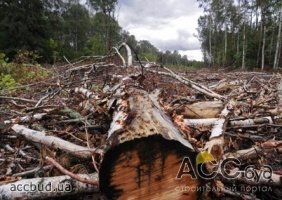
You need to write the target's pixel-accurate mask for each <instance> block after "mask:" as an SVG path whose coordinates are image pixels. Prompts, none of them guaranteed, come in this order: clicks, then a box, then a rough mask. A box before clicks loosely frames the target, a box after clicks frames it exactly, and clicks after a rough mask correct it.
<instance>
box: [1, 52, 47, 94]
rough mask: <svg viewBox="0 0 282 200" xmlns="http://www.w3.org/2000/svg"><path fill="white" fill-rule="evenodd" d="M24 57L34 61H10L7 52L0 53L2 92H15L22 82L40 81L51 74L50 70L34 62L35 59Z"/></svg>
mask: <svg viewBox="0 0 282 200" xmlns="http://www.w3.org/2000/svg"><path fill="white" fill-rule="evenodd" d="M28 55H30V54H28ZM21 58H22V57H21ZM18 59H19V58H18ZM22 59H23V60H24V61H32V62H31V63H30V64H29V63H26V62H9V61H8V59H7V58H6V57H5V54H2V53H0V93H2V94H3V93H5V92H6V93H7V92H8V93H9V92H14V91H16V88H17V87H18V86H20V85H21V84H27V83H30V82H34V81H40V80H42V79H44V78H47V77H48V76H49V75H50V72H49V71H48V70H47V69H45V68H43V67H41V66H40V65H39V64H37V63H36V62H34V59H32V60H26V59H24V58H22Z"/></svg>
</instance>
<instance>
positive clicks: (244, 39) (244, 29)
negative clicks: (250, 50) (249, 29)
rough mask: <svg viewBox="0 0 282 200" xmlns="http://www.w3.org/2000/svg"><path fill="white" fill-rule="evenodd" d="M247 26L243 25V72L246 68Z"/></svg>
mask: <svg viewBox="0 0 282 200" xmlns="http://www.w3.org/2000/svg"><path fill="white" fill-rule="evenodd" d="M245 62H246V25H245V22H244V25H243V55H242V70H245V68H246V63H245Z"/></svg>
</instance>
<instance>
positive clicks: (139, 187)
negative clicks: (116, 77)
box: [99, 88, 199, 199]
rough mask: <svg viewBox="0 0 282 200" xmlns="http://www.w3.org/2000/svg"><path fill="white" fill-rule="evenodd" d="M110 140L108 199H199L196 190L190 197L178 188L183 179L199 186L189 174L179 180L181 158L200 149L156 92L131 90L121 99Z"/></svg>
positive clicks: (104, 185)
mask: <svg viewBox="0 0 282 200" xmlns="http://www.w3.org/2000/svg"><path fill="white" fill-rule="evenodd" d="M119 93H120V92H119ZM108 143H109V144H110V149H109V150H108V151H107V152H106V153H105V156H104V160H103V162H102V164H101V168H100V175H99V179H100V188H101V191H102V192H103V193H104V194H105V195H106V196H107V197H108V198H109V199H149V198H150V199H168V198H169V199H195V198H196V195H197V192H191V193H189V196H187V195H184V194H183V192H181V191H179V190H176V189H175V188H177V187H180V186H181V185H182V184H184V183H185V185H187V184H188V186H193V187H195V186H197V185H198V184H199V180H197V179H192V178H191V177H190V176H185V177H182V178H181V179H176V175H177V173H178V170H179V168H180V165H181V162H182V159H183V158H184V157H185V156H186V157H189V158H190V159H191V160H193V159H195V156H196V155H195V154H196V153H195V152H194V151H193V147H192V146H191V144H190V143H189V142H188V141H187V140H185V139H184V138H183V136H182V135H181V133H180V132H179V131H178V129H177V128H176V127H175V126H174V125H173V123H172V121H171V120H170V119H169V118H168V117H167V116H166V115H165V113H163V111H162V110H161V109H160V106H159V105H158V102H157V98H156V96H155V95H152V94H148V93H147V92H145V91H143V90H140V89H136V88H130V89H127V91H126V93H125V94H124V95H123V96H122V97H121V98H120V99H118V100H117V105H116V109H115V112H114V114H113V122H112V124H111V127H110V129H109V131H108ZM190 170H191V169H190Z"/></svg>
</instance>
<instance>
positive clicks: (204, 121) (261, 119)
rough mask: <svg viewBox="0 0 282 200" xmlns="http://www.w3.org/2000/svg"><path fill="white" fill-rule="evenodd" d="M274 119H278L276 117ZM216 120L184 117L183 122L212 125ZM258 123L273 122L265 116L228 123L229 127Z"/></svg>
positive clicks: (192, 124) (195, 125)
mask: <svg viewBox="0 0 282 200" xmlns="http://www.w3.org/2000/svg"><path fill="white" fill-rule="evenodd" d="M274 119H278V117H277V118H274ZM217 120H218V118H207V119H184V123H185V124H186V125H187V126H189V127H197V126H212V125H214V124H215V123H216V121H217ZM259 124H273V120H272V118H271V117H270V116H267V117H259V118H254V119H245V120H230V121H229V123H228V125H229V126H230V127H244V126H252V125H259Z"/></svg>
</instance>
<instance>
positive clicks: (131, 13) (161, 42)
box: [117, 0, 203, 60]
mask: <svg viewBox="0 0 282 200" xmlns="http://www.w3.org/2000/svg"><path fill="white" fill-rule="evenodd" d="M202 14H203V11H202V9H201V8H198V3H197V1H196V0H119V5H118V16H117V18H118V21H119V24H120V25H121V27H122V28H123V29H124V30H127V31H129V32H130V34H133V35H135V37H136V39H137V40H149V41H150V42H151V43H152V44H153V45H154V46H156V47H157V48H158V49H160V50H162V51H165V50H170V51H173V50H178V51H179V53H180V54H182V55H187V57H188V59H189V60H193V59H195V60H202V52H201V47H200V46H201V45H200V42H199V40H198V39H197V30H196V28H197V26H198V22H197V20H198V18H199V16H200V15H202Z"/></svg>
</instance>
